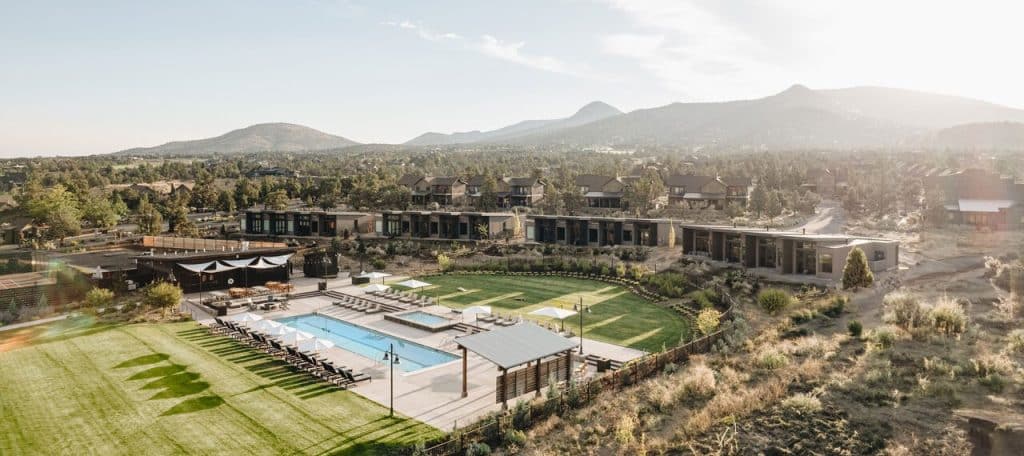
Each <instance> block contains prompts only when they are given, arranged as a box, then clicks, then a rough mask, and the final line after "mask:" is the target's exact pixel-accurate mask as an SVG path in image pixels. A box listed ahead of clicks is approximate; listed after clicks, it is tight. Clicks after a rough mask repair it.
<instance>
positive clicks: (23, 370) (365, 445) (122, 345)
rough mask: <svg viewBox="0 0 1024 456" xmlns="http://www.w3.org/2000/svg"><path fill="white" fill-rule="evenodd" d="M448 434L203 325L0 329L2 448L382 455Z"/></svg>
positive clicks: (29, 451)
mask: <svg viewBox="0 0 1024 456" xmlns="http://www.w3.org/2000/svg"><path fill="white" fill-rule="evenodd" d="M438 435H440V432H439V431H438V430H436V429H434V428H431V427H429V426H427V425H425V424H422V423H419V422H416V421H413V420H409V419H403V418H394V419H390V418H388V417H387V409H386V408H383V407H381V406H379V405H377V404H375V403H373V402H371V401H369V400H366V399H363V398H362V397H360V396H358V395H356V394H355V393H352V392H349V391H342V390H339V389H337V388H334V387H331V386H329V385H327V384H326V383H323V382H318V381H316V380H314V379H313V378H312V377H310V376H309V375H307V374H305V373H302V372H297V371H295V370H293V369H292V368H291V367H290V366H288V365H287V364H284V363H283V362H280V361H276V360H274V359H272V358H269V357H267V356H266V355H263V354H261V353H258V352H255V351H253V350H251V349H249V348H248V347H245V346H243V345H240V344H238V343H236V342H234V341H233V340H231V339H229V338H226V337H212V336H209V335H208V334H207V333H206V331H205V330H202V329H199V328H198V327H197V325H196V324H195V323H176V324H152V325H91V324H88V323H82V322H78V323H61V324H59V325H49V326H48V327H36V328H33V329H31V330H21V331H8V332H2V333H0V454H2V455H20V454H102V455H112V454H123V455H136V454H183V453H185V454H374V453H377V452H381V451H383V450H385V449H386V448H387V447H388V446H393V445H398V444H409V443H411V442H415V441H417V440H423V439H428V438H431V437H435V436H438Z"/></svg>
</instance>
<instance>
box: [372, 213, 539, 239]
mask: <svg viewBox="0 0 1024 456" xmlns="http://www.w3.org/2000/svg"><path fill="white" fill-rule="evenodd" d="M516 220H517V217H516V216H515V214H513V213H511V212H442V211H384V212H382V213H381V214H380V220H379V221H378V223H377V225H376V229H375V231H376V233H377V235H378V236H381V237H386V238H408V239H451V240H478V239H504V238H506V237H510V238H514V237H516V233H517V232H518V233H521V232H522V230H521V229H517V228H516V227H515V224H516V223H517V221H516Z"/></svg>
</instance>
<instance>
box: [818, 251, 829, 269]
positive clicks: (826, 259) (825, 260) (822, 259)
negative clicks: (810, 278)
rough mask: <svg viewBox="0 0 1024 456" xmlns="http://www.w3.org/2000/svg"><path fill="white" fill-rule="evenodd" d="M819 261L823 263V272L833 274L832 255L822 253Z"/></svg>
mask: <svg viewBox="0 0 1024 456" xmlns="http://www.w3.org/2000/svg"><path fill="white" fill-rule="evenodd" d="M818 263H819V264H820V265H821V272H824V273H827V274H831V273H832V255H831V254H829V253H825V254H822V255H821V256H820V257H818Z"/></svg>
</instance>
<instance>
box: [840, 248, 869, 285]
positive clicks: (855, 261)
mask: <svg viewBox="0 0 1024 456" xmlns="http://www.w3.org/2000/svg"><path fill="white" fill-rule="evenodd" d="M874 281H875V277H874V274H872V273H871V269H870V268H868V258H867V255H864V251H863V250H861V249H860V247H854V248H853V250H851V251H850V254H849V255H847V257H846V266H845V267H844V268H843V288H844V289H851V288H860V287H870V286H871V283H872V282H874Z"/></svg>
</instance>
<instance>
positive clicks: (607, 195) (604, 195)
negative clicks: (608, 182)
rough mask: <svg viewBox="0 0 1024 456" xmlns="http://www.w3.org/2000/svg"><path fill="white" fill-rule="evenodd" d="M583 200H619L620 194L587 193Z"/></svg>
mask: <svg viewBox="0 0 1024 456" xmlns="http://www.w3.org/2000/svg"><path fill="white" fill-rule="evenodd" d="M583 197H584V198H621V197H622V192H587V193H586V194H584V195H583Z"/></svg>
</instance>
